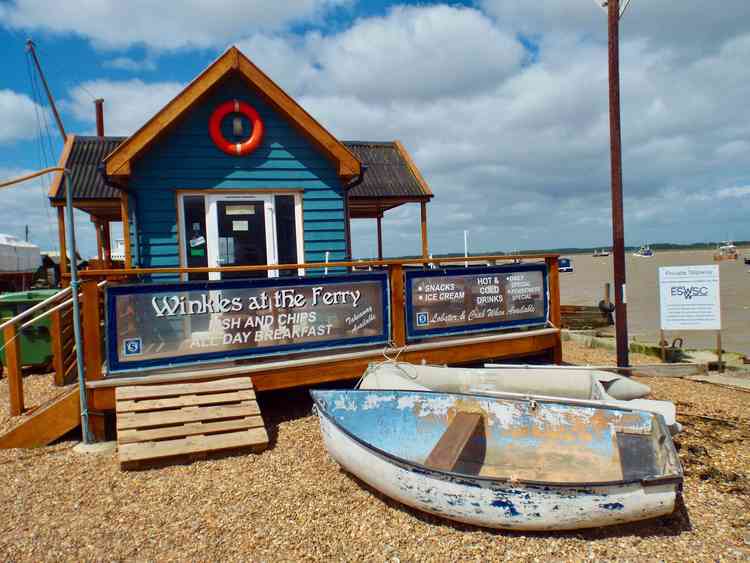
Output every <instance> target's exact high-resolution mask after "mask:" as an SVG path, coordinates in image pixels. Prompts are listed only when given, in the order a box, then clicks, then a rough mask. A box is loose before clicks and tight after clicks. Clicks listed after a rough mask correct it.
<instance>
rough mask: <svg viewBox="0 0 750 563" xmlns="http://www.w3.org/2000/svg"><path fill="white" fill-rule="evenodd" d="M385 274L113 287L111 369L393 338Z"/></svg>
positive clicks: (110, 291) (109, 333)
mask: <svg viewBox="0 0 750 563" xmlns="http://www.w3.org/2000/svg"><path fill="white" fill-rule="evenodd" d="M389 320H390V315H389V298H388V278H387V275H386V274H385V273H363V274H351V275H342V276H338V275H337V276H325V277H309V278H304V277H299V278H263V279H245V280H227V281H210V282H184V283H168V284H140V285H119V286H113V287H110V288H108V289H107V361H108V367H109V371H110V372H118V371H130V370H135V369H141V368H145V367H163V366H170V365H176V364H187V363H195V362H204V361H220V360H225V359H236V358H250V357H257V356H268V355H272V354H282V353H283V354H289V353H294V352H306V351H310V350H320V349H327V348H342V347H350V346H362V345H370V344H385V343H387V342H388V340H389V338H390V326H389Z"/></svg>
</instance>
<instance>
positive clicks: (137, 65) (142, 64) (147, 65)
mask: <svg viewBox="0 0 750 563" xmlns="http://www.w3.org/2000/svg"><path fill="white" fill-rule="evenodd" d="M102 66H104V67H105V68H114V69H116V70H126V71H128V72H140V71H148V72H151V71H154V70H156V61H155V60H154V59H153V58H148V57H147V58H144V59H141V60H140V61H139V60H136V59H133V58H131V57H115V58H114V59H109V60H106V61H104V62H103V63H102Z"/></svg>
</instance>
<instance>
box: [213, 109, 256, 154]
mask: <svg viewBox="0 0 750 563" xmlns="http://www.w3.org/2000/svg"><path fill="white" fill-rule="evenodd" d="M230 113H241V114H242V115H244V116H245V117H247V118H248V119H249V120H250V124H251V125H252V127H253V131H252V133H251V134H250V137H249V138H248V139H247V140H246V141H243V142H242V143H231V142H229V141H227V139H226V137H224V135H223V134H222V132H221V122H222V121H223V120H224V118H225V117H226V116H227V115H229V114H230ZM208 133H209V134H210V135H211V140H212V141H213V142H214V144H215V145H216V146H217V147H219V148H220V149H221V150H222V151H224V152H225V153H227V154H231V155H232V156H244V155H246V154H250V153H251V152H253V151H254V150H255V149H257V148H258V147H259V146H260V143H261V141H262V140H263V121H262V120H261V119H260V115H258V112H257V111H255V108H254V107H253V106H251V105H250V104H246V103H245V102H242V101H240V100H228V101H226V102H224V103H223V104H221V105H220V106H219V107H217V108H216V109H215V110H214V112H213V113H212V114H211V119H210V120H209V121H208Z"/></svg>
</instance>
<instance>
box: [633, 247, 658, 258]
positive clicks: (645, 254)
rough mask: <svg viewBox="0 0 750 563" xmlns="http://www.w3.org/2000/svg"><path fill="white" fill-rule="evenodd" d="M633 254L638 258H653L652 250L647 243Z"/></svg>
mask: <svg viewBox="0 0 750 563" xmlns="http://www.w3.org/2000/svg"><path fill="white" fill-rule="evenodd" d="M633 256H637V257H638V258H653V257H654V251H653V250H651V247H650V246H649V245H647V244H644V245H642V246H641V247H640V248H639V249H638V250H637V251H636V252H633Z"/></svg>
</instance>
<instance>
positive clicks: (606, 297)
mask: <svg viewBox="0 0 750 563" xmlns="http://www.w3.org/2000/svg"><path fill="white" fill-rule="evenodd" d="M609 288H610V283H609V282H606V283H605V284H604V303H605V304H607V305H609V304H610V303H611V302H612V301H611V299H610V289H609Z"/></svg>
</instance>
